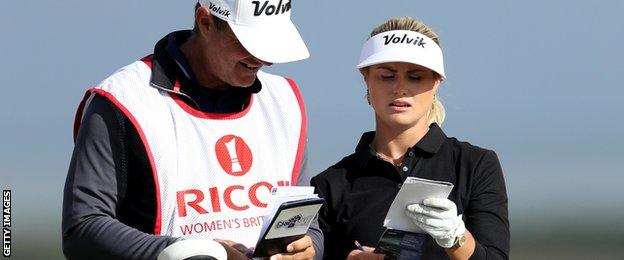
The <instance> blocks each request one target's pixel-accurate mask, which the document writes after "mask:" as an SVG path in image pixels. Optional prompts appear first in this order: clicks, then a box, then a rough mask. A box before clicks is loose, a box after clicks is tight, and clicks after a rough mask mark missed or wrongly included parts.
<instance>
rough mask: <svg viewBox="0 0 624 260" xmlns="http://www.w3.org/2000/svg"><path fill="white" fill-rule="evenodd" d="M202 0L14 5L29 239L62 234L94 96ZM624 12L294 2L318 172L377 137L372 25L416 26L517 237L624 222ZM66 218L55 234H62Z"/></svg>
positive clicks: (15, 175) (8, 107)
mask: <svg viewBox="0 0 624 260" xmlns="http://www.w3.org/2000/svg"><path fill="white" fill-rule="evenodd" d="M193 5H194V1H191V0H188V1H146V0H135V1H118V0H110V1H99V2H94V1H78V0H65V1H49V0H45V1H33V0H20V1H2V3H0V31H1V32H2V35H3V37H2V40H1V41H0V78H1V79H2V82H3V89H4V92H3V93H4V95H3V97H4V98H3V99H2V102H0V119H1V120H0V124H1V127H0V138H1V139H0V140H1V142H0V165H1V166H0V186H2V187H3V188H6V187H10V188H12V189H13V190H14V204H15V207H16V210H15V215H14V218H15V219H20V220H21V221H19V222H18V224H16V225H17V227H16V228H20V229H22V230H24V231H23V234H24V236H26V237H29V236H34V235H33V234H32V233H31V231H32V230H33V229H34V227H44V229H46V230H49V231H50V232H58V229H59V228H60V225H59V226H56V224H57V223H59V222H60V209H61V196H62V186H63V183H64V180H65V175H66V170H67V167H68V164H69V159H70V157H71V151H72V148H73V144H72V138H71V136H72V135H71V131H72V130H71V127H72V123H73V117H74V111H75V108H76V107H77V105H78V102H79V101H80V99H81V97H82V95H83V94H84V90H85V89H87V88H88V87H90V86H93V85H95V84H97V83H98V82H99V81H100V80H102V79H104V78H105V77H107V76H108V75H110V74H111V73H113V72H114V71H115V70H116V69H118V68H120V67H122V66H124V65H126V64H128V63H130V62H132V61H134V60H136V59H139V58H141V57H142V56H144V55H146V54H148V53H150V52H151V50H152V48H153V45H154V43H155V42H156V41H157V40H158V39H160V38H161V37H162V36H163V35H165V34H167V33H168V32H170V31H173V30H179V29H187V28H190V27H191V26H192V22H193ZM623 10H624V2H622V1H615V0H613V1H595V2H589V1H561V0H557V1H537V0H529V1H509V0H507V1H427V2H425V1H413V0H404V1H368V0H366V1H328V0H298V1H294V2H293V15H294V16H293V20H294V21H295V23H296V24H297V26H298V28H299V30H300V32H301V34H302V36H303V38H304V40H306V42H307V45H308V48H309V50H310V52H311V55H312V56H311V58H310V59H308V60H305V61H301V62H295V63H291V64H277V65H274V66H272V67H270V68H268V69H267V70H268V71H270V72H274V73H279V74H284V75H288V76H291V77H293V78H294V79H295V80H296V81H297V82H298V83H299V85H300V87H301V89H302V92H303V95H304V98H305V100H306V103H307V108H308V115H309V153H310V154H309V166H310V170H311V171H312V172H319V171H321V170H323V169H325V168H326V167H328V166H330V165H331V164H333V163H334V162H336V161H338V160H339V159H340V158H342V157H343V156H345V155H347V154H349V153H351V152H352V151H353V148H354V146H355V144H356V142H357V141H358V139H359V137H360V134H361V133H362V132H364V131H367V130H370V129H372V128H373V126H374V122H373V114H372V110H371V109H370V108H369V107H368V106H367V104H366V101H365V99H364V85H363V82H362V80H361V76H360V75H359V73H358V72H357V70H356V69H355V64H356V62H357V59H358V57H359V51H360V47H361V46H362V44H363V42H364V41H365V40H366V36H367V34H368V33H369V32H370V30H371V29H372V28H373V27H375V26H376V25H378V24H380V23H381V22H383V21H385V20H386V19H387V18H390V17H392V16H413V17H417V18H420V19H422V20H423V21H424V22H425V23H427V24H428V25H430V26H431V27H432V28H433V29H434V30H435V31H436V32H437V33H438V34H439V35H440V38H441V42H442V43H441V45H442V49H443V51H444V54H445V62H446V73H447V78H448V80H446V81H445V82H444V83H443V85H442V86H441V88H440V97H441V99H442V101H443V102H444V103H445V107H446V109H447V121H446V123H445V124H444V126H443V129H444V130H445V132H446V133H447V135H449V136H455V137H458V138H459V139H461V140H466V141H469V142H471V143H472V144H475V145H478V146H482V147H485V148H489V149H493V150H495V151H496V152H497V153H498V155H499V158H500V160H501V163H502V165H503V169H504V171H505V177H506V181H507V187H508V193H509V202H510V206H509V208H510V218H511V220H512V228H513V227H516V228H518V227H527V228H535V227H540V226H542V225H549V223H553V222H558V223H568V222H569V223H572V224H574V223H579V222H582V223H586V224H588V225H592V223H601V224H605V225H607V226H608V225H610V223H615V221H616V220H618V219H620V220H621V219H622V218H624V206H622V205H623V204H621V203H619V204H617V203H616V202H615V198H622V197H623V195H624V194H623V192H622V191H621V188H620V186H621V185H622V184H624V177H623V175H622V173H623V172H624V171H623V170H622V169H621V165H620V163H621V161H622V159H621V158H622V157H624V152H623V150H622V149H621V147H624V138H622V134H623V133H624V120H623V119H622V118H623V117H622V115H621V113H622V112H624V103H623V102H621V101H620V99H621V97H622V96H623V95H624V90H623V88H622V83H621V77H622V75H624V65H623V63H622V60H623V58H624V55H623V51H622V50H621V45H622V42H623V40H624V26H622V25H623V24H624V21H623V19H622V18H621V13H622V11H623ZM49 223H52V224H49Z"/></svg>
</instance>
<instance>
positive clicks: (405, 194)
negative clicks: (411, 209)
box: [384, 177, 453, 233]
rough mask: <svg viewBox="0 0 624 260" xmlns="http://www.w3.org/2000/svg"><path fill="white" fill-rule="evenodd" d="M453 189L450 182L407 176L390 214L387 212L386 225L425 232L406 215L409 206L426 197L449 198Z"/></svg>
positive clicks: (389, 211)
mask: <svg viewBox="0 0 624 260" xmlns="http://www.w3.org/2000/svg"><path fill="white" fill-rule="evenodd" d="M452 189H453V184H452V183H450V182H445V181H435V180H429V179H423V178H417V177H407V179H406V180H405V182H403V185H402V186H401V189H400V190H399V193H398V194H397V195H396V197H395V198H394V201H392V205H391V206H390V209H389V210H388V214H386V218H385V220H384V227H386V228H389V229H395V230H401V231H408V232H413V233H425V232H424V231H423V230H422V229H420V228H419V227H418V226H416V225H414V223H413V222H412V220H411V219H410V218H409V217H407V215H405V210H406V209H407V206H408V205H410V204H414V203H422V201H423V200H424V199H426V198H431V197H434V198H447V197H448V195H449V194H450V193H451V190H452Z"/></svg>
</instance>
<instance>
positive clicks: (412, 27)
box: [369, 17, 446, 126]
mask: <svg viewBox="0 0 624 260" xmlns="http://www.w3.org/2000/svg"><path fill="white" fill-rule="evenodd" d="M393 30H408V31H414V32H417V33H422V34H424V35H425V36H427V37H429V38H431V39H432V40H433V41H434V42H435V43H436V44H438V45H440V40H439V37H438V34H437V33H435V32H434V31H433V30H431V28H429V26H427V25H426V24H425V23H423V22H422V21H419V20H416V19H414V18H412V17H394V18H391V19H390V20H388V21H386V22H384V23H382V24H381V25H379V26H377V27H376V28H375V29H373V31H372V32H371V33H370V36H369V39H370V37H373V36H375V35H377V34H380V33H382V32H387V31H393ZM433 73H434V75H435V76H436V77H438V78H440V79H442V76H440V74H438V73H436V72H435V71H434V72H433ZM428 116H429V124H432V123H436V124H438V125H440V126H442V123H443V122H444V119H445V118H446V110H445V109H444V105H442V102H441V101H440V100H439V98H437V97H436V95H435V94H434V96H433V104H432V106H431V110H429V115H428Z"/></svg>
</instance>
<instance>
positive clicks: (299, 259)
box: [271, 235, 315, 260]
mask: <svg viewBox="0 0 624 260" xmlns="http://www.w3.org/2000/svg"><path fill="white" fill-rule="evenodd" d="M286 251H287V252H286V253H281V254H276V255H272V256H271V260H303V259H313V258H314V254H315V252H314V247H312V239H311V238H310V236H308V235H306V236H304V237H302V238H300V239H298V240H296V241H294V242H292V243H290V244H288V246H286Z"/></svg>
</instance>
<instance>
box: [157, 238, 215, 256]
mask: <svg viewBox="0 0 624 260" xmlns="http://www.w3.org/2000/svg"><path fill="white" fill-rule="evenodd" d="M194 256H196V257H204V258H202V259H217V260H227V252H226V251H225V248H223V246H222V245H221V244H219V243H218V242H216V241H214V240H209V239H186V240H180V241H177V242H175V243H173V244H171V245H169V246H167V247H165V249H163V251H162V252H160V254H159V255H158V260H183V259H186V258H189V257H194ZM209 257H211V258H209Z"/></svg>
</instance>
